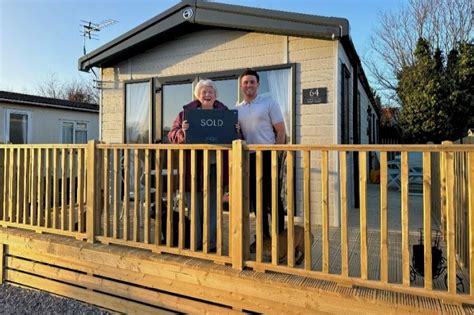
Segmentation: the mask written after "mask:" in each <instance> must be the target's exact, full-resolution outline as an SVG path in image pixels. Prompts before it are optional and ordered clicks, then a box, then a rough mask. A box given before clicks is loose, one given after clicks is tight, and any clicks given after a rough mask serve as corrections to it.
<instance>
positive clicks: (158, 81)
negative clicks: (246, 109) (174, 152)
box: [153, 63, 296, 144]
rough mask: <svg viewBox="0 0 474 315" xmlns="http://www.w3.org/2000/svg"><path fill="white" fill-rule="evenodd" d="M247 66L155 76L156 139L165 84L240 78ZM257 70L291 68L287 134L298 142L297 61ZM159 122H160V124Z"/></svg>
mask: <svg viewBox="0 0 474 315" xmlns="http://www.w3.org/2000/svg"><path fill="white" fill-rule="evenodd" d="M245 69H246V68H236V69H231V70H223V71H214V72H202V73H190V74H184V75H176V76H165V77H155V78H154V87H155V97H154V99H155V103H156V106H154V107H155V110H156V119H155V126H154V127H153V128H154V129H155V130H154V131H155V137H154V139H155V141H161V135H162V134H163V128H162V126H163V115H162V113H163V93H162V91H163V86H164V85H173V84H186V83H191V84H192V86H193V89H194V86H195V84H196V83H197V82H198V80H200V79H204V78H205V79H210V80H213V81H217V80H230V79H237V80H238V78H239V76H240V74H241V73H242V72H243V71H244V70H245ZM252 69H254V70H255V71H257V72H260V71H271V70H283V69H289V70H290V77H289V80H290V89H291V91H290V98H289V100H290V104H289V106H290V109H291V115H290V121H289V122H286V123H287V124H288V127H289V129H290V131H291V135H287V136H288V137H289V138H288V139H289V142H290V143H291V144H294V143H296V63H286V64H278V65H271V66H261V67H253V68H252ZM237 84H238V85H237V91H238V92H237V99H240V96H241V95H240V93H241V91H240V84H239V83H237ZM192 99H195V97H194V95H192ZM183 105H184V104H183ZM158 122H159V124H158Z"/></svg>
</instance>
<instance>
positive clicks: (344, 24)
mask: <svg viewBox="0 0 474 315" xmlns="http://www.w3.org/2000/svg"><path fill="white" fill-rule="evenodd" d="M196 8H197V9H208V10H212V11H214V12H229V13H236V14H241V15H246V16H255V17H258V18H261V17H264V18H270V19H272V20H283V21H292V22H298V23H300V24H313V25H319V26H329V27H336V28H338V29H339V32H337V37H342V36H346V35H349V21H348V20H347V19H345V18H339V17H326V16H318V15H309V14H304V13H296V12H284V11H277V10H268V9H261V8H251V7H244V6H239V5H231V4H222V3H215V2H208V1H202V0H196ZM237 24H242V22H240V23H237Z"/></svg>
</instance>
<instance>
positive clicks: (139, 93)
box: [125, 82, 150, 143]
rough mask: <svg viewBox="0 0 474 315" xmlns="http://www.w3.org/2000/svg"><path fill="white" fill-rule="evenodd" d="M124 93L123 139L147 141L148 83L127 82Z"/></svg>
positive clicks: (135, 141)
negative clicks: (124, 128)
mask: <svg viewBox="0 0 474 315" xmlns="http://www.w3.org/2000/svg"><path fill="white" fill-rule="evenodd" d="M126 94H127V97H126V111H125V115H126V117H125V122H126V137H125V141H126V142H127V143H148V142H149V141H150V124H149V117H150V116H149V111H150V83H149V82H142V83H129V84H127V88H126Z"/></svg>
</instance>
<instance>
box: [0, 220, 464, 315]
mask: <svg viewBox="0 0 474 315" xmlns="http://www.w3.org/2000/svg"><path fill="white" fill-rule="evenodd" d="M0 241H1V243H2V244H3V245H2V250H3V260H2V263H3V281H6V282H8V283H11V284H16V285H21V286H27V287H33V288H37V289H40V290H45V291H49V292H52V293H54V294H57V295H62V296H67V297H71V298H74V299H77V300H81V301H85V302H87V303H91V304H95V305H98V306H100V307H104V308H108V309H112V310H115V311H120V312H126V313H140V314H143V313H160V312H163V313H167V310H169V311H179V312H184V313H219V314H222V313H239V312H246V311H253V312H260V313H288V314H298V313H300V314H307V313H343V312H344V313H364V314H367V313H378V314H380V313H381V312H383V313H397V312H403V313H411V312H413V313H417V314H420V313H427V314H432V313H452V312H461V313H462V312H469V311H472V308H471V307H472V306H467V305H454V304H444V303H443V302H442V301H440V300H438V299H435V298H427V297H419V296H415V295H409V294H403V293H395V292H388V291H383V290H377V289H369V288H363V287H356V286H354V287H346V286H341V285H338V284H337V283H335V282H332V281H325V280H317V279H312V278H307V277H303V276H295V275H286V274H278V273H268V272H267V273H260V272H255V271H253V270H243V271H238V270H235V269H232V267H230V266H226V265H218V264H214V263H212V262H209V261H204V260H200V259H196V258H186V257H182V256H177V255H169V254H161V255H160V254H156V253H152V252H150V251H147V250H140V249H133V248H128V247H123V246H117V245H104V244H91V243H86V242H81V241H78V240H75V239H72V238H68V237H64V236H58V235H50V234H37V233H35V232H32V231H25V230H17V229H12V228H8V229H6V228H0Z"/></svg>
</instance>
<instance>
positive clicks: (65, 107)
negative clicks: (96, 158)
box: [0, 91, 99, 144]
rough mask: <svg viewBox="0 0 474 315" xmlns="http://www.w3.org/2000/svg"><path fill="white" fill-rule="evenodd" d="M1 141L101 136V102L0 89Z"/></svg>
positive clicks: (53, 140)
mask: <svg viewBox="0 0 474 315" xmlns="http://www.w3.org/2000/svg"><path fill="white" fill-rule="evenodd" d="M0 122H1V124H0V126H1V127H0V143H12V144H46V143H87V141H89V140H92V139H98V138H99V106H98V105H97V104H90V103H81V102H71V101H68V100H61V99H56V98H49V97H43V96H37V95H29V94H22V93H13V92H5V91H0Z"/></svg>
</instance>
